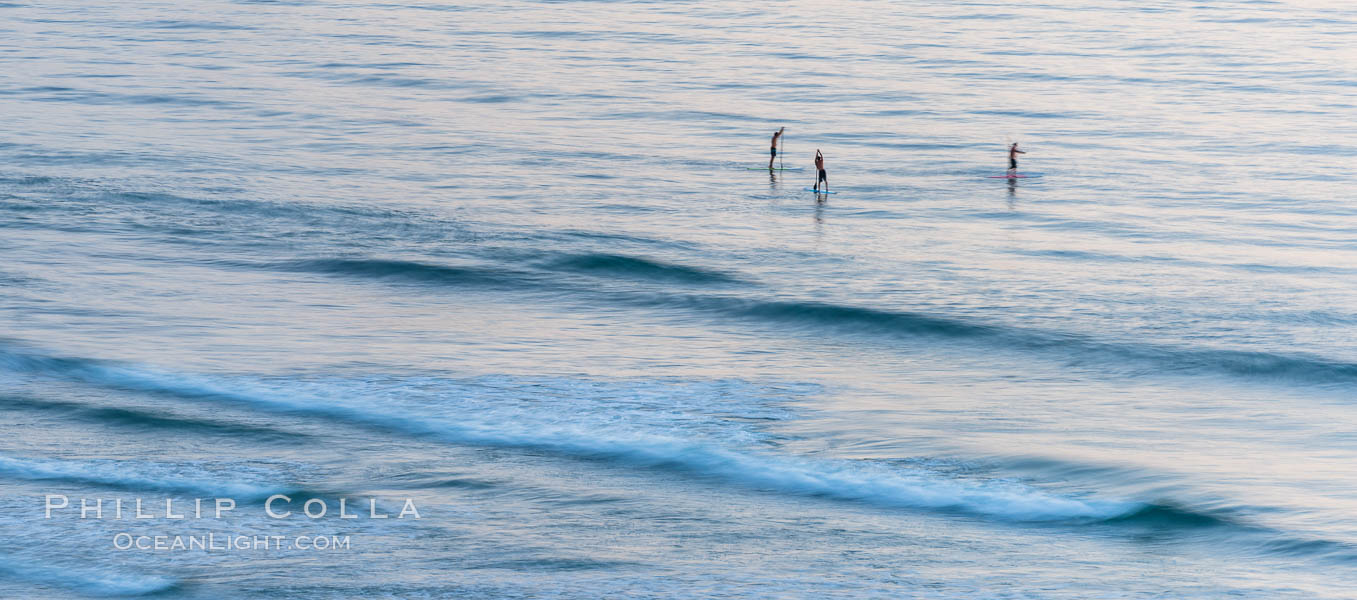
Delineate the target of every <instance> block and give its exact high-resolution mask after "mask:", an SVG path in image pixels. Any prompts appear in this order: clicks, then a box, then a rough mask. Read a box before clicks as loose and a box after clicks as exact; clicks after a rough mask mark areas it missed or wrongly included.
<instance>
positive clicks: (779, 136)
mask: <svg viewBox="0 0 1357 600" xmlns="http://www.w3.org/2000/svg"><path fill="white" fill-rule="evenodd" d="M786 129H787V128H786V127H783V128H781V129H778V130H777V131H774V132H773V147H772V149H771V150H769V151H768V153H769V154H771V155H772V156H769V157H768V169H769V170H772V168H773V159H775V158H777V141H778V140H780V139H782V132H783V131H785V130H786Z"/></svg>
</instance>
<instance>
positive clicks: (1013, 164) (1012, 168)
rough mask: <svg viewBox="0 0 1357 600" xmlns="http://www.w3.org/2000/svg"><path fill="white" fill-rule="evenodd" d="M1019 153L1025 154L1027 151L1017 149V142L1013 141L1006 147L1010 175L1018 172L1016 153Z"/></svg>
mask: <svg viewBox="0 0 1357 600" xmlns="http://www.w3.org/2000/svg"><path fill="white" fill-rule="evenodd" d="M1019 154H1027V153H1026V152H1023V151H1022V150H1019V149H1018V143H1017V142H1013V145H1012V146H1009V147H1008V174H1009V175H1010V176H1012V175H1017V174H1018V155H1019Z"/></svg>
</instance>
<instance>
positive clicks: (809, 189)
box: [802, 188, 838, 194]
mask: <svg viewBox="0 0 1357 600" xmlns="http://www.w3.org/2000/svg"><path fill="white" fill-rule="evenodd" d="M802 189H804V190H806V191H807V192H815V193H817V194H837V193H838V192H831V191H829V190H818V191H817V190H814V189H811V188H802Z"/></svg>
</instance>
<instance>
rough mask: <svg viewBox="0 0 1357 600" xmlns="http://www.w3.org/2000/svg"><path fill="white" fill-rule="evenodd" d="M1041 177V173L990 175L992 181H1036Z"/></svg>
mask: <svg viewBox="0 0 1357 600" xmlns="http://www.w3.org/2000/svg"><path fill="white" fill-rule="evenodd" d="M1037 177H1041V174H1040V173H1027V174H1023V173H1018V174H1017V175H990V176H989V178H990V179H1035V178H1037Z"/></svg>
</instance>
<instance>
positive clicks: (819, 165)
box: [811, 148, 829, 192]
mask: <svg viewBox="0 0 1357 600" xmlns="http://www.w3.org/2000/svg"><path fill="white" fill-rule="evenodd" d="M815 170H816V171H817V173H816V174H815V187H813V188H811V189H812V190H814V191H817V192H818V191H820V182H821V181H823V182H825V191H826V192H828V191H829V176H828V175H825V155H823V154H820V149H819V148H816V149H815Z"/></svg>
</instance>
